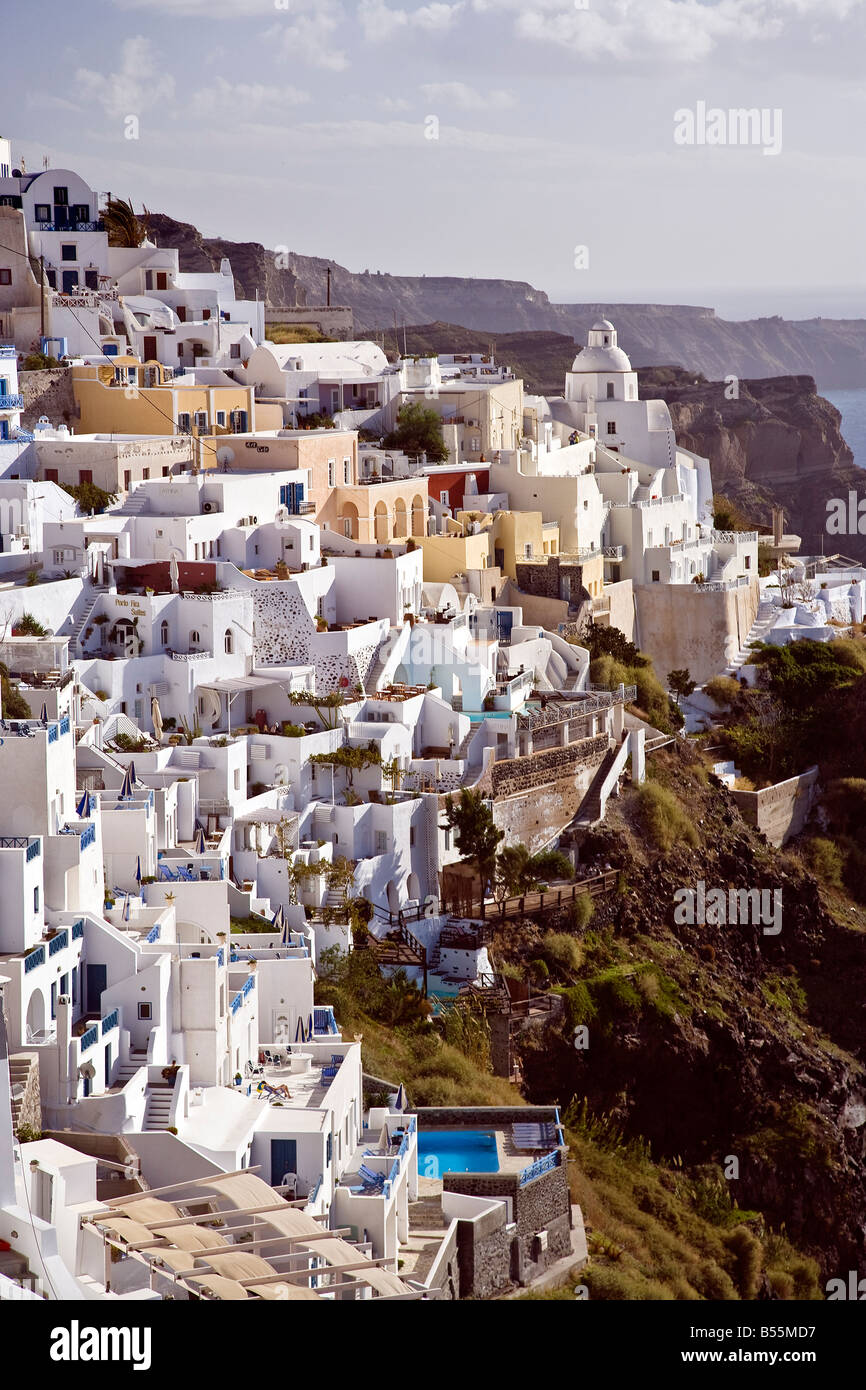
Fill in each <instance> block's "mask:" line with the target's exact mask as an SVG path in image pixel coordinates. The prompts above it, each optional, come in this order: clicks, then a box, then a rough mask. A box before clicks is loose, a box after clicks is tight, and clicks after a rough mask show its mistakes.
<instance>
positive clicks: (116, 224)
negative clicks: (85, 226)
mask: <svg viewBox="0 0 866 1390" xmlns="http://www.w3.org/2000/svg"><path fill="white" fill-rule="evenodd" d="M102 221H103V222H104V223H105V230H106V232H107V233H108V244H109V246H126V247H137V246H140V245H141V243H142V242H143V241H144V238H145V237H146V235H147V209H146V208H145V210H144V217H143V218H140V217H138V216H137V214H136V212H135V209H134V208H133V206H132V203H131V202H130V201H129V200H128V199H126V198H109V200H108V202H107V204H106V206H105V208H104V209H103V212H102Z"/></svg>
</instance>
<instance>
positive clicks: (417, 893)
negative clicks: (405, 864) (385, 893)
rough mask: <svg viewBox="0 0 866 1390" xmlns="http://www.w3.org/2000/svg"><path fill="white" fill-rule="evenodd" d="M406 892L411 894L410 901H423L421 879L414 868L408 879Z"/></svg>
mask: <svg viewBox="0 0 866 1390" xmlns="http://www.w3.org/2000/svg"><path fill="white" fill-rule="evenodd" d="M406 892H407V894H408V895H409V901H410V902H416V903H417V902H420V901H421V880H420V879H419V877H418V875H417V874H416V873H415V872H414V870H413V872H412V873H411V874H410V875H409V877H408V878H407V880H406Z"/></svg>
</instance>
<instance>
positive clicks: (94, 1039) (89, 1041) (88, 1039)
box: [79, 1023, 99, 1052]
mask: <svg viewBox="0 0 866 1390" xmlns="http://www.w3.org/2000/svg"><path fill="white" fill-rule="evenodd" d="M98 1042H99V1024H98V1023H94V1025H93V1027H92V1028H88V1030H87V1032H86V1033H82V1034H81V1042H80V1043H79V1051H80V1052H86V1051H87V1049H88V1048H89V1047H93V1044H94V1043H98Z"/></svg>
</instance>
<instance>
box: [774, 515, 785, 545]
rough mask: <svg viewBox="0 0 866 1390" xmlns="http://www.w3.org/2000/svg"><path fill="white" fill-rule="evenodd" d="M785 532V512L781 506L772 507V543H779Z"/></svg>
mask: <svg viewBox="0 0 866 1390" xmlns="http://www.w3.org/2000/svg"><path fill="white" fill-rule="evenodd" d="M784 533H785V513H784V512H783V511H782V508H781V507H774V508H773V544H774V545H781V544H782V536H783V535H784Z"/></svg>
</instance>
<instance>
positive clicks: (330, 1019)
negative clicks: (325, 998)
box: [313, 1004, 340, 1033]
mask: <svg viewBox="0 0 866 1390" xmlns="http://www.w3.org/2000/svg"><path fill="white" fill-rule="evenodd" d="M339 1031H340V1030H339V1028H338V1027H337V1021H336V1019H335V1018H334V1010H333V1008H332V1007H331V1005H330V1004H328V1005H320V1006H319V1007H318V1008H314V1009H313V1032H314V1033H339Z"/></svg>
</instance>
